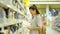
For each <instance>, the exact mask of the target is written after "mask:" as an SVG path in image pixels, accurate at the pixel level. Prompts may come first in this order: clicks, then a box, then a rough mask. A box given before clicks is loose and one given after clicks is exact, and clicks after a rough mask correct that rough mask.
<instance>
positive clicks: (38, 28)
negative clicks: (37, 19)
mask: <svg viewBox="0 0 60 34" xmlns="http://www.w3.org/2000/svg"><path fill="white" fill-rule="evenodd" d="M27 28H28V29H29V30H40V29H41V28H40V27H34V28H33V27H27Z"/></svg>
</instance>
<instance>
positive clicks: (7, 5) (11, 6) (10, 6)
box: [0, 1, 26, 17]
mask: <svg viewBox="0 0 60 34" xmlns="http://www.w3.org/2000/svg"><path fill="white" fill-rule="evenodd" d="M0 6H2V7H5V8H8V7H9V8H10V9H12V10H14V11H16V12H17V13H19V14H20V15H23V16H25V15H24V13H23V12H21V11H20V10H19V9H18V8H16V7H15V6H13V5H12V4H11V3H8V4H7V3H5V2H4V1H2V2H0ZM21 6H22V4H21ZM22 7H23V6H22ZM25 17H26V16H25Z"/></svg>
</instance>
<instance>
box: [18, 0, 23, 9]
mask: <svg viewBox="0 0 60 34" xmlns="http://www.w3.org/2000/svg"><path fill="white" fill-rule="evenodd" d="M17 1H18V4H19V5H20V6H21V8H22V9H23V10H24V5H23V4H22V3H21V2H20V0H17Z"/></svg>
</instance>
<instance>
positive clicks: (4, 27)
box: [0, 0, 60, 34]
mask: <svg viewBox="0 0 60 34" xmlns="http://www.w3.org/2000/svg"><path fill="white" fill-rule="evenodd" d="M7 1H8V2H7ZM23 1H24V2H23ZM33 4H35V5H36V6H37V9H38V10H39V13H40V15H41V16H42V17H44V20H45V21H46V24H47V25H46V26H44V27H45V28H46V34H60V27H58V26H57V27H56V25H55V24H54V22H55V20H56V19H57V17H58V16H60V12H59V11H60V0H17V2H15V1H14V0H13V1H12V0H11V1H10V0H0V33H2V34H3V33H4V34H29V30H28V29H27V28H26V27H27V26H31V25H30V23H29V22H28V21H29V19H31V14H30V12H29V7H30V5H33ZM5 9H6V10H7V12H8V15H9V16H8V18H7V17H6V16H7V15H6V14H5ZM8 9H9V10H8ZM50 11H52V12H55V11H58V13H59V14H57V13H56V14H57V15H56V16H51V15H50ZM58 19H59V18H58ZM57 23H58V22H57ZM58 25H59V26H60V23H58ZM55 27H56V28H55Z"/></svg>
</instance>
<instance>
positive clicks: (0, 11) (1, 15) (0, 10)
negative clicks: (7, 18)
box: [0, 7, 3, 18]
mask: <svg viewBox="0 0 60 34" xmlns="http://www.w3.org/2000/svg"><path fill="white" fill-rule="evenodd" d="M2 17H3V13H2V8H1V7H0V18H2Z"/></svg>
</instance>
